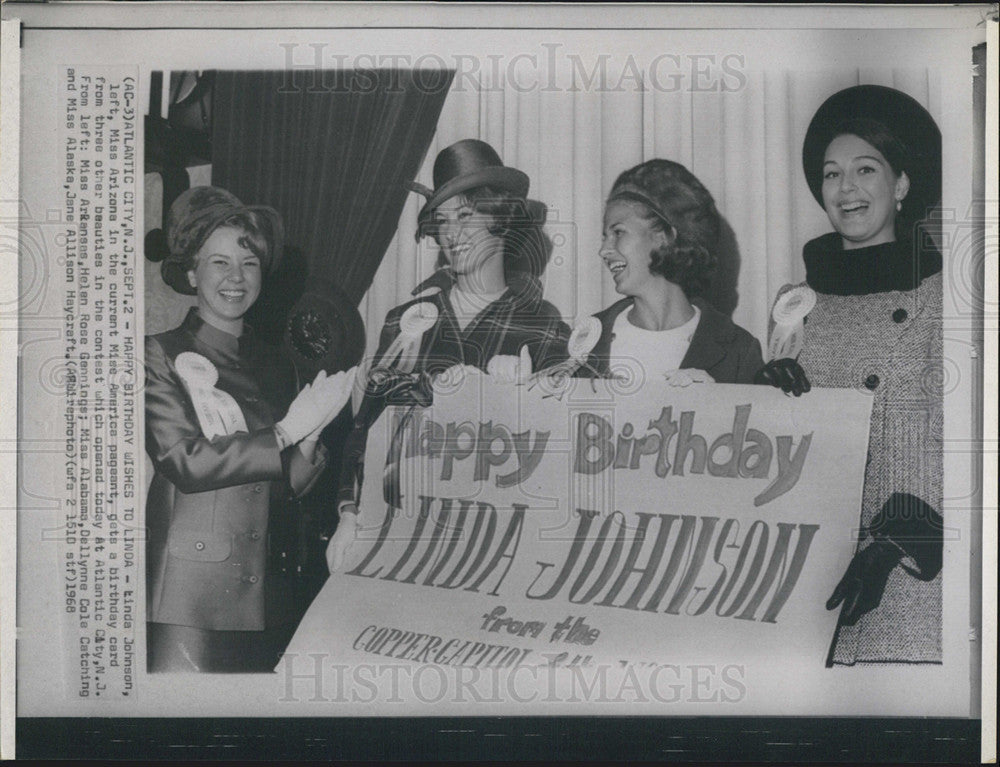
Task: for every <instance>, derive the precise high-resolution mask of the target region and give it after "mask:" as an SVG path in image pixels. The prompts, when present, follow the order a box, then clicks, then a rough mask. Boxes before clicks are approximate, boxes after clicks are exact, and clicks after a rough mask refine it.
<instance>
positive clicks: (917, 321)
mask: <svg viewBox="0 0 1000 767" xmlns="http://www.w3.org/2000/svg"><path fill="white" fill-rule="evenodd" d="M838 243H839V237H837V236H836V235H834V236H833V237H831V235H825V236H824V237H822V238H819V239H817V240H815V241H813V242H811V243H809V244H808V245H807V246H806V265H807V281H806V284H809V285H810V287H812V288H813V289H814V290H815V291H816V293H817V300H816V306H815V307H814V308H813V310H812V311H811V312H810V313H809V316H808V317H807V321H806V325H805V342H804V347H803V350H802V353H801V354H800V356H799V363H800V364H801V365H802V368H803V370H804V371H805V373H806V376H807V377H808V378H809V380H810V382H811V383H812V385H813V386H814V387H816V386H820V387H842V388H853V389H857V390H859V391H862V392H864V393H866V394H868V395H870V396H872V397H873V398H874V402H873V410H872V416H871V431H870V437H869V441H868V463H867V468H866V471H865V482H864V494H863V499H862V506H861V510H860V519H859V522H860V524H861V526H862V529H864V528H866V527H868V526H869V525H872V523H873V520H876V518H878V517H879V514H880V512H881V511H882V509H883V506H884V505H885V504H886V501H888V500H889V498H890V496H892V494H893V493H908V494H910V495H913V496H916V497H917V498H920V499H922V500H923V501H925V502H926V503H927V504H928V505H929V506H930V507H932V508H933V509H935V510H937V511H938V512H940V509H941V503H942V475H943V469H942V450H941V448H942V444H941V439H942V407H943V403H942V397H943V390H942V386H943V382H942V377H943V363H942V341H941V306H942V283H941V273H940V254H938V253H937V252H936V251H934V253H932V254H931V257H930V258H926V257H925V258H924V264H923V265H922V266H921V265H918V266H919V267H920V269H919V271H917V272H914V258H913V257H912V256H911V255H910V252H908V250H907V249H909V248H911V247H912V246H911V245H910V243H908V242H902V243H893V244H888V245H886V246H884V247H882V248H880V249H879V248H878V246H876V248H875V249H872V250H871V251H868V249H866V250H865V251H861V252H857V255H856V256H851V257H850V258H851V259H854V260H853V261H852V260H843V261H839V259H841V258H842V257H843V255H844V252H843V251H839V245H838ZM838 251H839V252H838ZM848 253H855V252H854V251H850V252H848ZM935 257H936V258H935ZM866 261H867V263H866ZM831 262H832V263H833V264H834V266H833V267H831V266H830V264H831ZM893 262H895V266H894V265H893ZM838 264H839V266H838ZM928 264H930V266H928ZM840 267H843V268H844V269H847V268H849V269H850V270H851V274H847V273H845V274H844V275H842V276H841V275H836V274H831V273H830V272H831V269H834V270H836V269H838V268H840ZM869 267H870V268H869ZM866 269H868V272H869V276H870V278H871V280H872V281H874V282H876V283H879V282H881V283H882V285H881V287H883V288H887V287H898V288H910V289H887V290H885V289H883V290H877V291H876V292H868V293H859V292H858V290H859V283H861V282H863V281H864V277H860V278H859V277H858V273H859V272H862V273H863V272H864V271H865V270H866ZM894 269H895V270H896V271H897V272H898V274H897V275H896V276H893V275H892V274H891V273H892V271H893V270H894ZM911 283H915V284H911ZM791 287H792V286H790V285H786V286H785V287H784V288H782V290H781V291H780V292H779V294H778V296H779V297H780V296H781V295H782V294H783V293H784V292H785V291H786V290H788V289H789V288H791ZM833 289H836V290H838V291H839V292H840V293H846V294H835V293H832V292H824V290H826V291H830V290H833ZM805 396H807V397H808V396H809V395H808V394H807V395H805ZM858 449H861V446H860V445H859V446H858ZM877 526H878V525H876V527H877ZM935 534H936V535H937V536H938V537H939V538H940V536H941V531H940V530H936V531H935V530H928V535H929V536H933V535H935ZM890 537H891V536H890ZM867 543H868V541H867V540H863V541H862V542H861V544H860V548H864V546H866V545H867ZM904 548H905V546H904ZM908 562H909V564H911V565H913V564H916V567H912V566H911V567H896V568H895V569H894V570H893V571H892V573H891V574H890V577H889V581H888V583H887V585H886V589H885V592H884V593H883V596H882V601H881V604H880V605H879V607H877V608H876V609H875V610H873V611H872V612H869V613H867V614H866V615H864V616H863V617H862V618H861V619H860V620H859V621H858V623H857V624H856V625H854V626H842V627H841V628H840V632H839V637H838V641H837V646H836V648H835V649H834V654H833V660H834V662H837V663H843V664H853V663H856V662H879V661H905V662H940V660H941V575H940V572H937V573H934V572H933V571H932V572H928V573H924V574H923V575H921V576H920V577H917V576H918V574H919V571H920V570H921V567H920V565H921V563H920V562H916V563H914V562H912V561H911V560H910V559H909V558H907V559H904V560H903V563H904V564H907V563H908ZM927 576H933V577H932V579H931V580H923V579H922V578H923V577H927Z"/></svg>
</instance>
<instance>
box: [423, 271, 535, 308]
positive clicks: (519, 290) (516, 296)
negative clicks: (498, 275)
mask: <svg viewBox="0 0 1000 767" xmlns="http://www.w3.org/2000/svg"><path fill="white" fill-rule="evenodd" d="M455 282H456V280H455V274H454V272H452V271H451V269H449V268H447V267H445V268H443V269H438V270H437V271H436V272H434V274H432V275H431V276H430V277H428V278H427V279H426V280H424V281H423V282H421V283H420V284H419V285H417V287H415V288H414V289H413V291H412V292H411V293H410V295H412V296H417V297H420V298H423V297H427V296H431V295H436V294H438V293H447V292H449V291H450V290H451V289H452V288H453V287H454V286H455ZM543 292H544V291H543V288H542V283H541V280H539V279H538V278H537V277H535V276H533V275H530V274H525V273H523V272H515V273H514V274H512V275H509V276H508V279H507V290H506V291H505V292H504V294H503V295H502V296H500V298H498V299H497V301H496V302H497V303H499V302H510V303H512V304H513V305H514V306H516V307H517V308H519V309H523V310H524V311H528V312H535V311H537V309H538V307H539V305H540V304H541V303H542V293H543Z"/></svg>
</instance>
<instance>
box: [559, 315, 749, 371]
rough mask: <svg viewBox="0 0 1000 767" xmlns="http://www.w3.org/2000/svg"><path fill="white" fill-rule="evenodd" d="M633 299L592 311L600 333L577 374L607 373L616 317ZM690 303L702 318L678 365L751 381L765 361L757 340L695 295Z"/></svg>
mask: <svg viewBox="0 0 1000 767" xmlns="http://www.w3.org/2000/svg"><path fill="white" fill-rule="evenodd" d="M632 302H633V299H632V298H623V299H622V300H620V301H617V302H616V303H613V304H612V305H611V306H609V307H608V308H607V309H603V310H601V311H599V312H598V313H597V314H595V315H594V316H595V317H597V319H599V320H600V321H601V337H600V338H599V339H598V341H597V345H596V346H594V348H593V349H592V350H591V352H590V356H589V357H588V358H587V362H586V364H585V365H584V366H583V367H581V368H580V371H579V372H578V373H577V375H579V376H583V377H587V376H595V375H597V376H606V375H608V370H609V367H610V365H611V342H612V341H613V340H614V337H615V334H614V326H615V320H617V319H618V315H620V314H621V313H622V312H623V311H625V310H626V309H628V308H629V307H630V306H632ZM692 303H694V304H695V305H696V306H697V307H698V308H699V309H700V310H701V320H700V321H699V322H698V327H697V328H696V329H695V331H694V337H693V338H692V339H691V346H690V347H688V350H687V354H685V355H684V360H683V361H682V362H681V367H682V368H697V369H698V370H704V371H706V372H707V373H708V374H709V375H710V376H712V378H714V379H715V381H716V383H743V384H752V383H753V378H754V375H756V373H757V371H758V370H760V368H761V367H762V366H763V364H764V358H763V356H762V355H761V350H760V342H759V341H758V340H757V339H756V338H754V337H753V336H752V335H750V333H748V332H747V331H745V330H744V329H743V328H741V327H740V326H739V325H737V324H736V323H734V322H733V321H732V320H731V319H729V318H728V317H727V316H726V315H724V314H722V313H721V312H719V311H717V310H716V309H714V308H713V307H712V306H710V305H709V304H707V303H705V302H703V301H700V300H697V299H696V300H695V301H693V302H692Z"/></svg>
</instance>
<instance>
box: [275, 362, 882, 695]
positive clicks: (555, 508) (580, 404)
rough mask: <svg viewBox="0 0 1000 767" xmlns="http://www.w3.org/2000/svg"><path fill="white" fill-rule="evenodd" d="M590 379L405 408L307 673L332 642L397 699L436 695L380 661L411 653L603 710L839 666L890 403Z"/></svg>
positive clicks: (437, 677) (464, 675)
mask: <svg viewBox="0 0 1000 767" xmlns="http://www.w3.org/2000/svg"><path fill="white" fill-rule="evenodd" d="M567 387H568V388H565V389H559V390H555V389H553V388H551V387H546V386H540V385H536V386H534V387H531V388H529V387H527V386H521V387H514V386H504V385H501V384H496V383H494V382H493V381H492V380H491V379H490V378H488V377H486V376H478V375H471V376H468V377H466V378H465V380H464V381H463V382H460V383H454V384H453V385H448V386H439V390H438V391H437V393H436V399H435V402H434V405H433V406H431V407H429V408H426V409H424V408H395V409H389V410H387V411H386V412H385V413H383V415H382V416H381V418H380V420H379V421H378V422H377V423H376V424H375V426H374V427H373V429H372V430H371V433H370V437H369V443H368V451H367V455H366V461H365V467H366V469H365V477H366V478H365V484H364V490H363V496H362V503H361V517H360V520H359V535H358V540H357V541H356V542H355V544H354V545H353V547H352V549H351V551H350V554H349V557H348V561H347V562H346V565H345V566H344V567H343V568H342V570H341V572H340V573H338V574H335V575H333V576H332V577H331V578H330V579H329V581H328V582H327V584H326V586H325V587H324V589H323V591H322V592H321V593H320V595H319V596H318V598H317V599H316V601H315V602H314V604H313V605H312V607H311V608H310V610H309V612H308V614H307V615H306V617H305V619H304V620H303V622H302V624H301V625H300V627H299V630H298V632H297V634H296V636H295V638H294V639H293V641H292V643H291V646H290V647H289V649H288V653H287V654H286V656H285V660H284V663H285V664H289V663H294V664H296V665H295V668H294V669H292V668H291V667H289V666H287V665H286V666H285V667H284V669H282V668H281V667H279V672H282V671H283V670H284V673H286V674H291V675H292V676H293V677H294V676H296V675H298V674H302V673H304V671H305V670H306V669H305V667H304V666H303V662H304V661H303V658H304V656H310V655H311V656H313V657H314V659H315V658H317V657H322V659H323V664H325V667H326V668H327V671H328V672H329V670H330V669H331V668H339V669H340V671H339V672H338V673H344V672H347V671H348V670H350V669H353V670H355V671H356V669H358V668H360V667H365V668H369V669H370V670H371V671H372V674H371V679H370V680H369V681H370V682H371V684H373V685H376V686H378V687H379V688H380V694H379V695H374V694H373V695H372V701H371V703H372V706H373V708H374V709H375V710H378V709H379V708H380V707H381V706H384V705H387V704H390V703H396V704H400V703H402V702H403V700H406V702H408V703H412V704H414V705H415V706H416V707H415V708H414V709H413V711H412V713H421V712H423V713H426V712H427V710H426V707H425V706H422V703H426V702H427V699H426V696H427V695H429V694H431V693H421V692H420V690H421V689H423V688H422V687H421V685H419V684H418V685H410V686H409V687H408V686H407V685H405V684H404V685H402V686H400V685H399V684H398V679H397V680H396V683H395V685H394V687H393V689H392V690H389V689H388V688H387V687H385V686H384V685H388V684H390V683H391V682H392V680H391V679H390V678H389V677H388V676H386V677H384V678H380V673H381V672H379V671H378V670H379V669H382V671H384V670H385V669H387V668H390V667H395V668H396V672H397V673H402V674H404V675H406V676H408V677H409V676H412V675H414V674H416V675H417V676H418V677H426V678H425V679H424V680H423V681H424V682H426V681H427V679H429V678H431V677H433V679H434V685H432V687H434V688H435V689H439V688H440V690H445V689H448V687H449V685H451V684H453V683H454V684H456V685H459V686H460V685H461V684H462V683H463V680H464V681H465V683H469V680H470V679H471V680H474V681H476V682H477V683H479V682H481V683H483V684H486V680H487V679H490V680H491V681H490V682H489V684H491V685H493V686H494V687H495V686H496V685H497V684H498V680H501V681H500V682H499V684H500V685H501V687H502V688H503V689H506V690H507V692H508V693H509V694H508V695H504V694H497V695H496V696H495V697H496V699H495V700H493V702H494V703H496V704H497V705H498V706H500V707H501V708H502V707H503V706H505V705H510V706H513V707H515V708H516V710H517V711H518V712H519V713H525V712H531V711H532V710H533V709H532V707H531V706H530V705H527V704H526V703H525V699H526V698H530V693H529V692H527V691H526V690H532V689H534V690H536V692H537V690H542V689H544V690H546V696H547V697H546V698H545V700H546V703H547V705H546V706H545V707H544V710H545V711H546V713H552V711H553V707H555V708H557V709H560V710H562V708H565V710H567V711H571V712H575V713H584V712H585V711H584V710H583V709H581V707H580V705H579V704H580V703H581V702H590V703H594V702H595V701H594V700H590V699H589V698H588V696H589V697H591V698H592V697H593V696H600V695H604V696H605V697H606V696H607V695H614V694H616V691H619V690H620V689H621V685H622V684H625V685H632V686H636V687H637V688H638V689H639V690H640V694H647V695H651V696H653V697H654V698H655V696H656V695H657V694H659V695H661V696H662V697H664V700H665V702H666V700H667V699H668V698H669V695H667V694H666V693H667V691H668V690H669V689H670V683H671V681H674V679H675V677H677V675H678V674H680V673H681V672H680V669H682V668H683V669H690V668H691V667H692V666H697V667H702V666H704V667H705V668H707V669H709V671H707V672H706V673H707V674H708V675H709V677H711V679H712V680H713V681H712V682H711V684H712V685H715V687H714V688H713V689H714V690H715V694H716V696H717V698H718V696H720V695H722V696H728V699H729V700H731V701H732V702H739V701H740V700H741V696H745V693H746V688H745V685H744V684H743V680H745V679H746V678H749V677H752V676H753V675H756V674H760V673H766V672H767V670H768V669H772V668H780V669H782V670H783V673H785V674H787V673H789V672H792V673H793V674H794V672H795V671H796V670H802V671H804V672H806V673H807V674H808V675H810V676H812V675H813V674H814V673H815V670H816V669H823V667H824V664H825V661H826V657H827V653H828V651H829V648H830V645H831V642H832V641H833V639H834V634H835V628H836V622H837V613H836V612H833V611H827V610H826V609H825V602H826V600H827V599H828V597H829V596H830V594H831V592H832V591H833V588H834V586H835V585H836V584H837V582H838V580H839V578H840V577H841V575H842V574H843V572H844V569H845V568H846V566H847V564H848V562H849V561H850V558H851V556H852V554H853V552H854V549H855V545H856V541H857V528H858V509H859V508H860V501H861V487H862V479H863V475H864V467H865V454H866V446H867V439H868V420H869V415H870V407H871V398H870V397H869V396H866V395H864V394H861V393H859V392H855V391H847V390H830V389H828V390H818V391H814V392H812V393H811V394H810V395H809V397H806V398H802V399H796V398H791V397H786V396H785V395H783V394H782V393H781V392H780V391H777V390H775V389H771V388H770V387H751V386H723V385H690V386H687V387H671V386H669V385H668V384H666V383H665V382H661V381H647V382H642V381H633V382H629V383H626V382H621V381H603V380H601V381H595V382H591V381H589V380H571V381H569V382H568V385H567ZM317 654H320V655H317ZM306 665H309V664H308V663H307V664H306ZM431 667H434V668H433V670H431ZM309 668H310V669H312V668H313V667H312V666H311V665H309ZM317 668H318V667H317ZM827 673H830V672H827ZM504 675H506V679H507V682H503V681H502V680H503V679H504V678H505V676H504ZM515 677H516V679H515ZM709 677H706V678H709ZM820 678H821V677H820ZM511 680H514V681H511ZM357 681H358V680H357V679H355V680H354V682H357ZM515 682H516V684H515ZM421 684H423V682H422V683H421ZM512 684H513V686H511V685H512ZM683 684H686V683H682V686H683ZM504 685H506V686H504ZM609 685H610V686H609ZM706 685H709V683H708V682H706ZM741 687H742V692H741ZM601 689H603V690H604V692H601V691H600V690H601ZM705 689H706V690H708V689H709V687H708V686H706V688H705ZM407 690H409V693H407V692H406V691H407ZM642 691H645V693H643V692H642ZM435 694H437V693H435ZM817 694H821V691H820V690H817ZM440 695H441V697H442V699H443V700H453V699H454V696H452V697H450V698H449V697H448V696H447V695H446V694H445V693H440ZM401 697H402V699H401ZM436 702H437V701H436ZM755 703H756V704H757V705H759V704H760V703H761V701H759V700H758V701H755ZM559 704H564V705H563V706H562V707H560V706H559ZM390 708H391V709H392V710H393V711H394V712H395V713H402V711H401V710H400V706H399V705H395V706H390ZM404 708H405V706H404ZM478 711H479V709H478V708H477V712H478ZM734 713H735V711H734Z"/></svg>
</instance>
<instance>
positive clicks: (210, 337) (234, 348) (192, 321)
mask: <svg viewBox="0 0 1000 767" xmlns="http://www.w3.org/2000/svg"><path fill="white" fill-rule="evenodd" d="M181 327H182V328H184V330H186V331H187V332H188V333H190V334H191V335H192V336H194V338H195V339H196V340H197V341H198V342H199V343H203V344H205V345H206V346H209V347H211V348H213V349H217V350H218V351H220V352H223V353H225V354H230V355H232V356H234V357H239V356H247V355H249V353H250V351H251V349H252V348H253V346H254V343H255V342H256V337H255V336H254V332H253V328H252V327H250V325H249V324H247V322H246V321H244V322H243V333H242V334H241V335H240V336H239V337H237V336H234V335H233V334H232V333H227V332H226V331H224V330H220V329H219V328H217V327H215V326H214V325H209V324H208V323H207V322H205V320H203V319H202V318H201V315H200V314H198V308H197V307H191V308H190V309H189V310H188V313H187V316H186V317H185V318H184V322H183V323H182V324H181Z"/></svg>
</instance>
